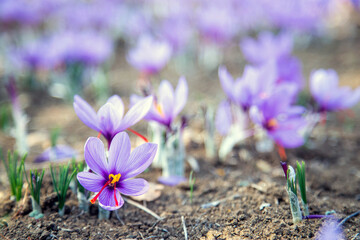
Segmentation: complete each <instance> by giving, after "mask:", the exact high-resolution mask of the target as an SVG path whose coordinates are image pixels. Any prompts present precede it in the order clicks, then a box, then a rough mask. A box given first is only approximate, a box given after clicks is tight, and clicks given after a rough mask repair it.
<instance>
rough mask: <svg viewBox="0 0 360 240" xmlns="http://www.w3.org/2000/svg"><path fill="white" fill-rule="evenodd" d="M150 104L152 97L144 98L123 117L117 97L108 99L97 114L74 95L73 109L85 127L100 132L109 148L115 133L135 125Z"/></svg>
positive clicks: (120, 101)
mask: <svg viewBox="0 0 360 240" xmlns="http://www.w3.org/2000/svg"><path fill="white" fill-rule="evenodd" d="M152 102H153V97H151V96H150V97H146V98H145V99H143V100H141V101H139V102H138V103H136V104H135V105H134V106H133V107H131V108H130V109H129V111H128V112H127V113H126V114H125V116H124V103H123V101H122V100H121V98H120V97H119V96H117V95H114V96H112V97H110V98H109V99H108V101H107V102H106V103H105V105H103V106H102V107H101V108H100V109H99V111H98V112H97V113H96V112H95V111H94V109H93V108H92V107H91V106H90V105H89V104H88V103H87V102H86V101H84V100H83V99H82V98H81V97H80V96H77V95H76V96H75V97H74V109H75V112H76V114H77V115H78V117H79V118H80V120H81V121H83V123H85V125H86V126H88V127H90V128H92V129H94V130H95V131H98V132H101V134H102V135H103V136H104V137H105V138H106V140H107V141H108V143H109V146H110V144H111V141H112V139H113V137H114V136H115V135H116V134H117V133H119V132H122V131H124V130H126V129H127V128H129V127H131V126H132V125H134V124H136V123H137V122H138V121H140V120H141V119H142V118H143V117H144V116H145V115H146V114H147V113H148V112H149V110H150V107H151V104H152Z"/></svg>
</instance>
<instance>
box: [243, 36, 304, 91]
mask: <svg viewBox="0 0 360 240" xmlns="http://www.w3.org/2000/svg"><path fill="white" fill-rule="evenodd" d="M240 47H241V49H242V52H243V54H244V56H245V58H246V60H248V61H249V62H250V63H251V64H254V65H255V66H262V65H266V64H269V63H272V64H274V65H275V66H274V67H275V68H274V70H276V74H277V76H276V77H277V79H276V83H291V84H295V85H297V87H298V90H300V89H301V88H302V87H303V86H304V81H303V76H302V71H301V63H300V61H299V60H298V59H297V58H296V57H294V56H292V55H291V52H292V49H293V37H292V36H291V35H290V34H288V33H285V32H282V33H280V34H278V35H274V34H272V33H270V32H261V33H260V34H259V37H258V40H256V39H252V38H246V39H244V40H243V41H242V42H241V44H240ZM259 53H261V54H259Z"/></svg>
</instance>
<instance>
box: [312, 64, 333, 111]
mask: <svg viewBox="0 0 360 240" xmlns="http://www.w3.org/2000/svg"><path fill="white" fill-rule="evenodd" d="M338 82H339V78H338V75H337V73H336V72H335V71H334V70H332V69H328V70H324V69H319V70H316V71H313V72H312V73H311V76H310V91H311V94H312V95H313V97H314V98H315V100H316V101H317V102H318V104H319V105H320V106H321V107H325V108H326V104H327V102H328V101H329V100H330V99H331V96H332V94H334V91H335V92H336V88H337V86H338Z"/></svg>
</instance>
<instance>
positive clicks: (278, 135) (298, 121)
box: [249, 85, 307, 148]
mask: <svg viewBox="0 0 360 240" xmlns="http://www.w3.org/2000/svg"><path fill="white" fill-rule="evenodd" d="M288 88H289V86H286V85H283V86H281V87H278V89H277V90H275V91H273V92H272V93H271V94H269V95H267V96H266V97H264V98H263V99H262V100H261V101H259V102H258V103H257V105H256V106H253V107H251V109H250V112H249V113H250V118H251V120H252V121H253V122H254V123H255V124H258V125H260V126H261V127H262V129H264V130H265V131H266V132H267V134H268V135H269V136H270V137H271V138H273V139H274V140H275V142H276V143H277V144H278V145H280V146H282V147H285V148H295V147H299V146H301V145H302V144H304V137H303V135H302V130H303V129H304V127H305V126H306V124H307V122H306V120H305V119H304V118H303V117H302V116H301V115H302V113H303V112H304V108H303V107H300V106H291V103H292V96H291V94H290V93H289V89H288Z"/></svg>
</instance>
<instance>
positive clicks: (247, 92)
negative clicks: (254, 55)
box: [219, 62, 298, 111]
mask: <svg viewBox="0 0 360 240" xmlns="http://www.w3.org/2000/svg"><path fill="white" fill-rule="evenodd" d="M277 71H278V69H276V66H275V65H274V64H273V63H271V62H270V63H268V64H265V65H263V66H261V67H253V66H249V65H248V66H245V69H244V73H243V75H242V77H240V78H237V79H236V80H234V79H233V77H232V76H231V75H230V73H229V72H228V71H227V69H226V68H225V67H223V66H221V67H219V79H220V83H221V86H222V88H223V90H224V92H225V94H226V96H227V98H228V100H229V101H230V102H231V103H233V104H235V105H237V106H240V107H242V109H243V110H244V111H248V110H249V109H250V107H251V106H253V105H254V104H256V102H257V101H259V100H261V99H262V98H264V97H266V96H267V95H268V94H269V93H270V92H271V91H273V89H275V88H278V87H279V86H282V85H287V86H288V90H289V91H290V94H291V96H292V99H294V98H295V96H296V93H297V92H298V86H297V85H295V84H292V83H283V82H277V80H278V79H279V77H278V75H277V74H278V72H277Z"/></svg>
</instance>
